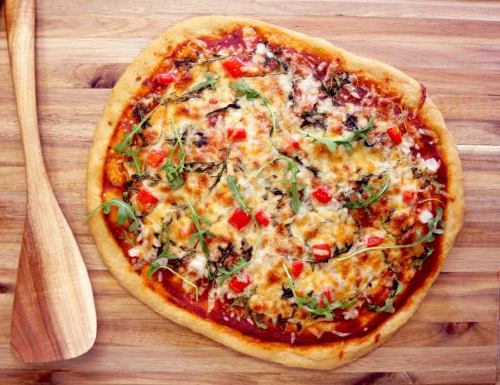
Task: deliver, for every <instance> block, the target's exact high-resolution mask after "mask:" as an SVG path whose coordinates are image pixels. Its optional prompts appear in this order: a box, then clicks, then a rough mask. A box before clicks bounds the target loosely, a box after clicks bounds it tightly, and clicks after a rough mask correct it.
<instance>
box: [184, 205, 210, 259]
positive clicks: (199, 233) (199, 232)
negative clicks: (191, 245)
mask: <svg viewBox="0 0 500 385" xmlns="http://www.w3.org/2000/svg"><path fill="white" fill-rule="evenodd" d="M187 206H188V208H189V211H190V212H191V221H192V222H193V224H194V227H195V229H196V231H195V233H194V234H193V235H192V236H191V241H194V240H196V243H199V244H200V245H201V249H202V250H203V254H205V256H206V257H207V258H208V257H210V250H208V246H207V242H206V241H205V238H207V237H214V236H215V235H214V234H212V233H211V232H210V231H208V230H205V229H204V228H203V227H202V223H205V224H207V225H210V221H209V220H208V219H207V218H205V217H202V216H201V215H200V214H198V212H197V211H196V209H195V208H194V207H193V205H192V204H191V203H189V202H188V204H187Z"/></svg>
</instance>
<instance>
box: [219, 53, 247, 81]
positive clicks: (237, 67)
mask: <svg viewBox="0 0 500 385" xmlns="http://www.w3.org/2000/svg"><path fill="white" fill-rule="evenodd" d="M222 66H223V67H224V68H225V70H226V71H227V73H228V74H229V75H230V76H231V77H232V78H240V77H242V76H243V75H244V74H245V73H244V72H243V71H242V69H241V67H244V66H245V63H244V62H243V61H241V59H240V58H239V57H238V56H233V57H231V58H230V59H227V60H226V61H225V62H223V63H222Z"/></svg>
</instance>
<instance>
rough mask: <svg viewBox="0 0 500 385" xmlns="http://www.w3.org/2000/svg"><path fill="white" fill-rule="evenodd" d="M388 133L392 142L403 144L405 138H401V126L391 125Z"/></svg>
mask: <svg viewBox="0 0 500 385" xmlns="http://www.w3.org/2000/svg"><path fill="white" fill-rule="evenodd" d="M387 135H389V138H391V140H392V142H393V143H394V144H396V145H397V144H401V142H402V141H403V139H402V138H401V132H400V131H399V128H397V127H396V126H395V127H391V128H389V129H388V130H387Z"/></svg>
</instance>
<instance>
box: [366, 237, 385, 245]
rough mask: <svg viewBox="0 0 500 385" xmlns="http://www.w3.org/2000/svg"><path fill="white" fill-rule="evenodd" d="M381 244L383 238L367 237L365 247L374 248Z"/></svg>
mask: <svg viewBox="0 0 500 385" xmlns="http://www.w3.org/2000/svg"><path fill="white" fill-rule="evenodd" d="M382 242H384V238H382V237H377V236H372V237H369V238H368V239H367V240H366V246H368V247H375V246H378V245H380V244H381V243H382Z"/></svg>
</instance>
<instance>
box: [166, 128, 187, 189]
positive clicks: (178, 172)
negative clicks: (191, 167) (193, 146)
mask: <svg viewBox="0 0 500 385" xmlns="http://www.w3.org/2000/svg"><path fill="white" fill-rule="evenodd" d="M172 130H173V131H174V134H175V145H174V147H172V149H171V150H170V156H169V159H168V160H167V161H166V162H165V164H164V165H163V166H162V167H161V169H162V170H163V171H165V176H166V178H167V182H168V184H169V186H170V188H171V189H172V190H177V189H179V188H181V187H182V186H183V185H184V178H183V176H182V173H183V172H184V168H185V160H186V150H185V149H184V145H183V144H182V139H181V137H180V136H179V132H178V131H177V129H176V127H175V124H174V121H173V120H172ZM176 151H177V152H178V156H179V163H178V164H175V163H174V162H173V160H172V158H173V156H174V154H175V152H176Z"/></svg>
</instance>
